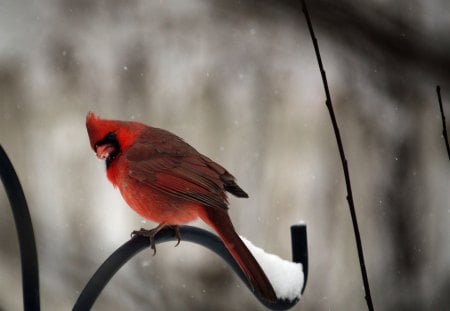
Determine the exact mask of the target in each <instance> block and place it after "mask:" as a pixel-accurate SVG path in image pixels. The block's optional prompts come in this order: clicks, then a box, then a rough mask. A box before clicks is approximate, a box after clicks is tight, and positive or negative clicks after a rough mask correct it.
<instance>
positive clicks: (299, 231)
mask: <svg viewBox="0 0 450 311" xmlns="http://www.w3.org/2000/svg"><path fill="white" fill-rule="evenodd" d="M179 229H180V235H181V239H182V240H184V241H189V242H193V243H197V244H199V245H202V246H204V247H206V248H208V249H210V250H211V251H213V252H215V253H216V254H217V255H219V256H220V257H221V258H222V259H224V260H225V261H226V262H227V263H228V264H229V265H230V266H231V267H232V268H233V270H234V271H235V272H236V273H237V275H238V276H239V277H240V278H241V280H242V281H243V282H244V283H245V284H246V285H247V287H248V288H249V289H251V288H252V287H251V285H250V284H249V282H248V280H247V278H246V277H245V276H244V273H243V272H242V271H241V269H240V268H239V266H238V265H237V263H236V261H235V260H234V259H233V257H232V256H231V255H230V253H229V252H228V250H227V249H226V248H225V246H224V244H223V243H222V241H221V240H220V239H219V238H218V237H217V236H216V235H214V234H212V233H211V232H209V231H206V230H203V229H200V228H196V227H192V226H180V227H179ZM291 239H292V256H293V261H294V262H296V263H301V264H302V265H303V274H304V282H303V288H302V290H301V293H303V291H304V290H305V286H306V280H307V276H308V247H307V236H306V225H304V224H299V225H294V226H292V227H291ZM176 240H177V237H176V236H175V233H174V231H173V230H172V229H170V228H164V229H163V230H161V231H159V232H158V233H157V234H156V236H155V243H156V244H159V243H163V242H168V241H176ZM149 246H150V242H149V239H148V238H145V237H142V236H138V237H135V238H132V239H131V240H129V241H128V242H126V243H124V244H123V245H122V246H121V247H119V248H118V249H117V250H116V251H115V252H114V253H113V254H112V255H111V256H109V258H108V259H106V261H105V262H104V263H103V264H102V265H101V266H100V267H99V268H98V270H97V271H96V272H95V274H94V275H93V276H92V278H91V279H90V280H89V282H88V283H87V284H86V286H85V288H84V289H83V291H82V292H81V294H80V296H79V297H78V300H77V301H76V303H75V305H74V308H73V310H74V311H79V310H89V309H90V308H91V307H92V306H93V304H94V303H95V301H96V299H97V298H98V296H99V295H100V293H101V291H102V290H103V289H104V288H105V286H106V284H107V283H108V282H109V281H110V280H111V278H112V277H113V276H114V274H115V273H116V272H117V271H118V270H119V269H120V268H121V267H122V266H123V265H124V264H125V263H126V262H127V261H128V260H130V259H131V258H132V257H133V256H135V255H136V254H137V253H139V252H140V251H142V250H144V249H146V248H147V247H149ZM251 291H252V290H251ZM252 292H253V291H252ZM253 294H254V295H255V297H256V298H257V299H258V300H259V301H260V302H261V303H262V304H264V305H265V306H266V307H267V308H269V309H272V310H287V309H289V308H292V307H293V306H294V305H296V304H297V303H298V301H299V299H295V300H293V301H289V300H284V299H278V300H277V301H276V302H275V303H268V302H267V301H266V300H264V299H262V298H261V297H259V296H258V295H257V294H256V293H255V292H253Z"/></svg>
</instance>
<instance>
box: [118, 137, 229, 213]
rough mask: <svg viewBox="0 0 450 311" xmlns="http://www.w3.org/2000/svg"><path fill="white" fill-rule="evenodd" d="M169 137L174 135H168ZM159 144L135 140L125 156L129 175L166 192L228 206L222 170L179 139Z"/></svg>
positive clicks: (217, 205) (215, 205)
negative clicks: (218, 170)
mask: <svg viewBox="0 0 450 311" xmlns="http://www.w3.org/2000/svg"><path fill="white" fill-rule="evenodd" d="M169 138H172V139H173V137H169ZM175 138H176V139H177V140H175V141H173V142H172V141H171V142H170V143H166V144H161V143H160V142H158V144H157V147H156V146H155V145H156V144H152V143H151V142H148V141H144V142H138V141H137V142H136V143H135V145H134V146H133V147H132V148H130V149H129V150H128V151H127V152H126V153H125V157H126V160H127V166H128V171H129V176H130V177H132V178H134V179H137V180H138V181H140V182H142V183H143V184H145V185H147V186H150V187H152V188H153V189H155V190H159V191H161V192H164V193H166V194H168V195H171V196H174V197H177V198H180V199H184V200H187V201H191V202H195V203H199V204H202V205H205V206H211V207H220V208H224V209H227V208H228V203H227V200H226V195H225V190H224V183H223V181H222V180H221V174H220V173H219V172H217V171H216V170H215V169H213V168H211V167H210V166H208V163H207V162H206V161H205V159H204V158H203V157H202V155H201V154H199V153H198V152H197V151H195V150H194V149H193V148H192V147H190V146H189V145H187V144H186V143H184V142H183V141H181V139H179V140H178V137H176V136H175Z"/></svg>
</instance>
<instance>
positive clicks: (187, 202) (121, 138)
mask: <svg viewBox="0 0 450 311" xmlns="http://www.w3.org/2000/svg"><path fill="white" fill-rule="evenodd" d="M86 128H87V132H88V135H89V140H90V144H91V147H92V149H93V150H94V152H95V153H96V154H97V157H98V158H99V159H102V160H105V162H106V174H107V177H108V179H109V180H110V181H111V183H112V184H113V185H114V187H117V188H119V190H120V193H121V194H122V197H123V198H124V200H125V202H126V203H127V204H128V205H129V206H130V207H131V208H132V209H133V210H134V211H135V212H136V213H138V214H139V215H140V216H142V217H143V218H145V219H148V220H151V221H153V222H156V223H158V224H159V225H158V226H157V227H156V228H154V229H151V230H145V229H141V230H139V231H134V232H133V234H134V235H143V236H146V237H148V238H149V239H150V244H151V247H152V248H153V250H154V252H156V248H155V242H154V236H155V234H156V233H157V232H158V231H160V230H161V229H162V228H164V227H167V226H169V227H172V228H174V229H175V230H176V234H177V238H178V243H179V241H180V237H179V232H178V230H177V228H178V227H177V226H178V225H181V224H185V223H188V222H191V221H193V220H195V219H197V218H200V219H202V220H203V221H204V222H205V223H206V224H207V225H209V226H210V227H211V228H212V229H213V230H214V231H215V232H216V233H217V234H218V235H219V237H220V238H221V240H222V241H223V243H224V245H225V247H226V248H227V249H228V251H229V252H230V254H231V255H232V256H233V258H234V259H235V261H236V262H237V263H238V265H239V267H240V268H241V270H242V271H243V273H244V274H245V276H246V278H247V279H248V281H249V282H250V284H251V285H252V286H253V289H254V290H255V291H257V292H258V293H259V294H260V296H261V297H263V299H265V300H267V301H269V302H274V301H275V300H276V299H277V298H276V294H275V292H274V289H273V287H272V285H271V283H270V281H269V280H268V279H267V276H266V275H265V273H264V271H263V270H262V269H261V267H260V266H259V264H258V263H257V261H256V260H255V258H254V257H253V255H252V254H251V253H250V251H249V250H248V249H247V247H246V246H245V244H244V243H243V242H242V240H241V239H240V238H239V236H238V234H237V233H236V231H235V229H234V227H233V224H232V222H231V219H230V217H229V215H228V211H227V210H228V201H227V194H226V193H227V192H229V193H231V194H233V195H235V196H236V197H240V198H248V195H247V193H246V192H245V191H244V190H242V189H241V187H239V186H238V185H237V183H236V180H235V178H234V177H233V175H231V174H230V173H229V172H228V171H227V170H226V169H224V168H223V167H222V166H220V165H219V164H217V163H215V162H214V161H212V160H211V159H209V158H208V157H206V156H204V155H202V154H201V153H199V152H198V151H197V150H195V149H194V148H193V147H191V146H190V145H189V144H188V143H186V142H185V141H184V140H183V139H181V138H180V137H178V136H176V135H175V134H172V133H170V132H168V131H166V130H163V129H159V128H154V127H150V126H146V125H144V124H142V123H138V122H127V121H119V120H107V119H101V118H100V117H98V116H96V115H95V114H94V113H92V112H89V113H88V115H87V117H86Z"/></svg>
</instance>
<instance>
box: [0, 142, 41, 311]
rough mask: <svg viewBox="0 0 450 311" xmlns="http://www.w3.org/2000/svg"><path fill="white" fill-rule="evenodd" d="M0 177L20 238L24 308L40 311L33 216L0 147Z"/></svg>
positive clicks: (11, 166) (7, 159) (9, 162)
mask: <svg viewBox="0 0 450 311" xmlns="http://www.w3.org/2000/svg"><path fill="white" fill-rule="evenodd" d="M0 177H1V179H2V182H3V186H4V187H5V190H6V195H7V196H8V200H9V203H10V205H11V209H12V212H13V216H14V221H15V223H16V229H17V235H18V238H19V248H20V261H21V265H22V289H23V307H24V310H40V301H39V267H38V257H37V250H36V242H35V239H34V233H33V225H32V223H31V217H30V212H29V211H28V205H27V201H26V199H25V194H24V193H23V190H22V186H21V185H20V182H19V178H18V177H17V174H16V171H15V170H14V167H13V165H12V164H11V161H10V160H9V158H8V155H7V154H6V152H5V150H3V147H2V146H1V145H0Z"/></svg>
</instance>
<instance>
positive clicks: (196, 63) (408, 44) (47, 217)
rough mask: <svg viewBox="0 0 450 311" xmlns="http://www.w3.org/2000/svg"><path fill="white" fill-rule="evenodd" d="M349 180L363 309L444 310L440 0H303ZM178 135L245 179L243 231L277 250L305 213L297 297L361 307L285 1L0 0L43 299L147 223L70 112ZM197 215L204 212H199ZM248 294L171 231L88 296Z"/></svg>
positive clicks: (1, 42)
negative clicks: (362, 259) (305, 264)
mask: <svg viewBox="0 0 450 311" xmlns="http://www.w3.org/2000/svg"><path fill="white" fill-rule="evenodd" d="M310 2H311V3H310V11H311V15H312V18H313V22H314V25H315V27H316V32H317V36H318V38H319V42H320V45H321V50H322V53H323V59H324V63H325V68H326V70H327V73H328V78H329V83H330V87H331V91H332V96H333V99H334V104H335V109H336V113H337V118H338V122H339V124H340V125H341V132H342V137H343V141H344V145H345V148H346V153H347V158H348V160H349V165H350V173H351V177H352V180H353V187H354V197H355V203H356V207H357V215H358V218H359V222H360V229H361V235H362V240H363V246H364V250H365V255H366V263H367V269H368V272H369V279H370V281H371V286H372V295H373V300H374V304H375V308H376V309H377V310H444V309H448V308H450V298H449V295H448V293H449V292H450V265H449V262H450V207H449V200H450V194H449V193H450V191H449V190H450V189H449V178H450V162H449V161H448V158H447V155H446V152H445V147H444V144H443V140H442V136H441V131H442V125H441V120H440V115H439V109H438V106H437V99H436V95H435V86H436V84H441V85H442V88H443V97H444V103H445V109H446V111H447V118H448V119H450V105H449V102H450V70H449V69H450V41H449V29H450V3H449V2H448V1H446V0H440V1H439V0H434V1H424V0H423V1H419V0H400V1H395V2H393V1H378V0H371V1H365V2H364V4H362V3H361V2H360V1H352V0H343V1H310ZM90 110H92V111H94V112H96V113H98V114H100V115H101V116H103V117H107V118H117V119H126V120H137V121H141V122H144V123H147V124H151V125H153V126H157V127H163V128H165V129H168V130H170V131H172V132H174V133H177V134H179V135H180V136H182V137H183V138H185V140H186V141H188V142H189V143H190V144H192V145H193V146H195V147H196V148H197V149H198V150H199V151H201V152H202V153H204V154H206V155H208V156H209V157H211V158H212V159H214V160H216V161H218V162H219V163H221V164H223V165H224V166H225V167H227V168H228V169H229V171H230V172H232V173H233V174H234V175H235V176H236V177H237V178H238V181H239V184H240V185H241V186H242V187H243V188H244V189H245V190H246V191H247V192H248V193H249V194H250V199H248V200H242V199H240V200H237V199H234V198H232V199H231V209H230V214H231V217H232V219H233V222H234V223H235V226H236V228H237V230H238V231H239V233H240V234H241V235H243V236H246V237H247V238H248V239H250V240H251V241H253V242H254V243H255V244H257V245H259V246H260V247H263V248H265V249H266V250H267V251H270V252H272V253H275V254H278V255H280V256H281V257H283V258H286V259H289V258H290V256H291V254H290V238H289V226H290V225H291V224H293V223H296V222H298V221H299V220H301V219H303V220H305V221H306V223H307V224H308V234H309V251H310V272H309V273H310V274H309V281H308V286H307V288H306V291H305V294H304V297H303V298H302V300H301V302H300V303H299V305H298V306H296V307H295V310H364V309H365V308H366V305H365V301H364V292H363V288H362V282H361V277H360V271H359V266H358V261H357V256H356V249H355V243H354V237H353V229H352V227H351V222H350V215H349V212H348V207H347V203H346V199H345V195H346V192H345V184H344V182H343V180H344V179H343V175H342V170H341V166H340V160H339V157H338V153H337V148H336V142H335V138H334V134H333V132H332V129H331V124H330V121H329V117H328V113H327V110H326V108H325V105H324V95H323V89H322V85H321V80H320V76H319V72H318V69H317V65H316V60H315V58H314V54H313V49H312V44H311V41H310V38H309V36H308V35H307V33H306V26H305V21H304V18H303V16H302V15H301V13H300V9H299V5H298V4H297V1H275V0H274V1H245V0H244V1H236V0H233V1H206V0H204V1H202V0H185V1H183V0H178V1H175V0H170V1H168V0H167V1H150V0H147V1H146V0H129V1H119V0H111V1H102V0H81V1H71V0H40V1H25V0H2V1H1V2H0V120H1V122H0V143H1V144H2V145H3V147H4V148H5V149H6V151H7V153H8V154H9V156H10V157H11V159H12V161H13V163H14V165H15V168H16V169H17V172H18V175H19V177H20V179H21V181H22V184H23V186H24V189H25V192H26V196H27V199H28V203H29V206H30V209H31V215H32V218H33V224H34V228H35V234H36V238H37V246H38V252H39V265H40V278H41V279H40V280H41V300H42V309H43V310H68V309H71V307H72V306H73V304H74V302H75V300H76V298H77V297H78V295H79V293H80V290H81V289H82V288H83V287H84V285H85V284H86V282H87V281H88V279H89V278H90V276H91V275H92V274H93V273H94V271H95V270H96V269H97V267H98V266H99V265H100V264H101V263H102V262H103V261H104V260H105V259H106V258H107V256H109V254H110V253H112V252H113V251H114V250H115V249H116V248H117V247H118V246H119V245H121V244H122V243H123V242H125V241H126V240H127V239H128V238H129V234H130V232H131V231H132V230H134V229H137V228H140V227H142V226H144V227H147V228H151V227H153V226H154V225H155V224H154V223H149V222H145V221H143V220H142V219H140V218H139V217H138V216H137V215H135V214H134V212H133V211H131V210H130V209H129V208H128V207H127V206H126V205H125V204H124V202H123V201H122V198H121V197H120V194H119V193H118V192H117V191H116V190H114V189H113V187H112V186H111V185H110V184H109V182H108V181H107V179H106V177H105V169H104V163H102V162H100V161H99V160H97V159H96V157H95V155H94V153H93V152H92V150H90V147H89V143H88V137H87V134H86V130H85V125H84V122H85V116H86V113H87V112H88V111H90ZM0 203H1V206H0V215H1V217H0V309H2V310H20V309H21V308H22V307H21V304H22V302H21V299H22V298H21V284H20V266H19V259H18V258H19V253H18V244H17V237H16V233H15V228H14V224H13V219H12V215H11V212H10V209H9V205H8V203H7V199H6V195H5V193H4V191H3V190H0ZM194 224H195V225H199V226H203V224H201V223H200V222H197V223H194ZM212 308H214V309H215V310H263V308H262V307H261V306H260V305H259V303H258V302H257V301H256V300H255V299H254V298H253V297H252V296H251V295H250V294H249V292H248V291H247V289H245V288H243V285H242V284H241V282H240V281H239V280H238V279H237V278H236V277H235V276H234V275H233V274H232V273H231V272H230V270H229V269H228V268H227V267H226V266H225V264H224V263H223V262H221V261H220V260H219V259H217V258H216V256H215V255H213V254H212V253H210V252H208V251H207V250H204V249H200V248H199V247H196V246H192V245H190V244H189V243H183V242H182V243H181V245H180V246H179V247H177V248H176V249H174V247H173V245H171V244H170V243H168V244H167V245H161V246H159V247H158V253H157V255H156V256H155V257H152V253H151V252H150V251H146V252H143V253H141V254H140V255H139V256H137V257H135V258H134V259H133V260H132V261H131V262H130V263H129V264H128V265H126V266H125V267H124V268H123V269H122V270H121V271H120V272H119V273H118V274H117V275H116V276H115V277H114V279H113V280H112V281H111V282H110V283H109V285H108V287H107V288H106V289H105V291H104V292H103V294H102V296H101V297H100V298H99V300H98V301H97V303H96V305H95V309H96V310H112V309H114V310H146V309H147V310H149V309H151V310H211V309H212Z"/></svg>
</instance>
